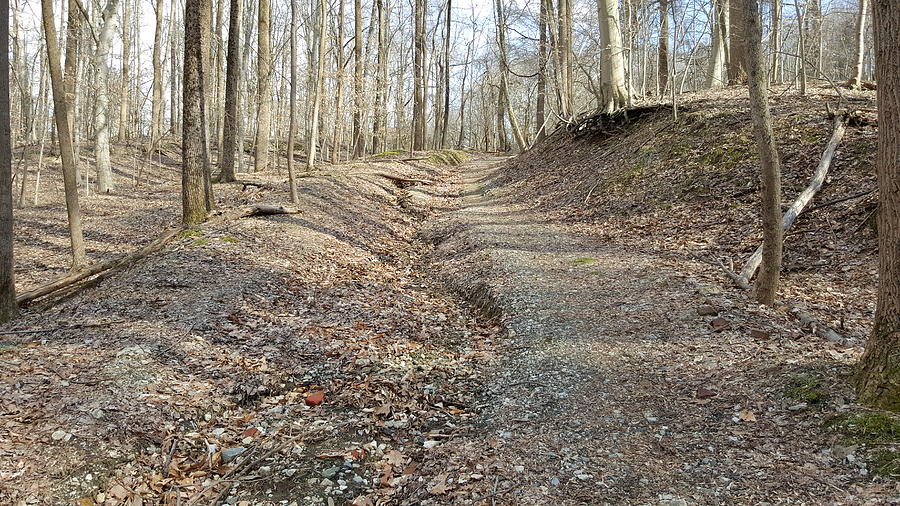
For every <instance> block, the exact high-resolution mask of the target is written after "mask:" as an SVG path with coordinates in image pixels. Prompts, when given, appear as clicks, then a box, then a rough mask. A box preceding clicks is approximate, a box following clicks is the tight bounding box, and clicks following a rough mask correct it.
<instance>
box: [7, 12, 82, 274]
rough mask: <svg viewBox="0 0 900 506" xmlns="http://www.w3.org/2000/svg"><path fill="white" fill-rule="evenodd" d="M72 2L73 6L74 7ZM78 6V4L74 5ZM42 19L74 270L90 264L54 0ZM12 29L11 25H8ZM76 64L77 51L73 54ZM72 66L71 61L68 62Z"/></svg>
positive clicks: (42, 14)
mask: <svg viewBox="0 0 900 506" xmlns="http://www.w3.org/2000/svg"><path fill="white" fill-rule="evenodd" d="M73 7H74V6H73V2H70V4H69V8H73ZM74 8H75V9H77V7H74ZM41 19H42V21H43V25H44V35H45V38H46V42H45V44H44V47H46V48H47V66H48V67H49V69H50V84H51V88H52V90H53V113H54V119H55V120H56V137H57V139H58V140H59V153H60V158H62V172H63V186H64V187H65V194H66V212H67V213H68V218H69V239H70V242H71V245H72V270H79V269H82V268H83V267H85V266H86V265H87V256H86V254H85V249H84V237H83V234H82V228H81V207H80V205H79V203H78V179H77V175H76V165H75V147H74V145H73V140H72V131H71V128H70V124H71V123H70V122H69V118H70V116H69V109H70V106H69V102H68V100H66V97H67V94H66V88H65V85H64V83H63V73H62V69H61V68H60V61H59V46H57V43H56V40H57V39H56V22H55V20H54V19H53V0H41ZM7 30H8V28H7ZM67 52H68V49H67ZM72 60H73V62H72V65H73V66H74V53H73V56H72ZM66 66H68V61H67V62H66Z"/></svg>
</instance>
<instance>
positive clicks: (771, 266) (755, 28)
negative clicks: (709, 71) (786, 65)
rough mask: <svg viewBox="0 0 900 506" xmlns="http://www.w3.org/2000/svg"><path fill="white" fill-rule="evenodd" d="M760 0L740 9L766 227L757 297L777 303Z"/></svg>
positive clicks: (776, 189)
mask: <svg viewBox="0 0 900 506" xmlns="http://www.w3.org/2000/svg"><path fill="white" fill-rule="evenodd" d="M757 2H758V0H743V9H742V11H741V12H740V18H742V21H743V22H742V23H741V24H742V25H743V27H745V30H744V31H743V34H742V35H743V36H744V37H745V39H744V40H745V50H746V61H745V68H746V69H747V79H748V84H749V87H750V112H751V115H752V118H753V133H754V136H755V137H756V145H757V148H758V149H759V160H760V166H761V167H760V168H761V172H760V182H761V183H762V188H761V191H760V203H761V210H760V215H761V216H762V228H763V263H762V269H761V270H760V274H759V277H758V278H757V279H756V300H758V301H759V302H760V303H762V304H766V305H769V306H771V305H773V304H774V303H775V294H776V293H777V291H778V278H779V275H780V273H781V252H782V242H783V236H784V231H783V229H782V228H781V224H782V223H781V222H782V216H781V168H780V166H779V159H778V150H777V149H776V146H775V134H774V132H773V131H772V117H771V113H770V112H769V91H768V90H769V88H768V85H769V83H768V79H767V78H766V64H765V57H764V56H763V52H762V22H761V19H760V15H759V4H758V3H757Z"/></svg>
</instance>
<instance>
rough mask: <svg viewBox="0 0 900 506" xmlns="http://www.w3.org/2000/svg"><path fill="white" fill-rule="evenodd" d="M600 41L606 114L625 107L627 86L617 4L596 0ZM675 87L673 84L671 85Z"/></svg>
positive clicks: (608, 0) (609, 0) (614, 1)
mask: <svg viewBox="0 0 900 506" xmlns="http://www.w3.org/2000/svg"><path fill="white" fill-rule="evenodd" d="M597 7H598V9H599V12H598V15H599V17H600V40H601V42H602V43H603V62H602V64H601V65H600V75H601V88H602V91H603V108H604V110H606V111H607V112H611V111H613V110H615V109H618V108H620V107H623V106H625V104H626V103H627V102H628V86H627V85H626V83H625V57H624V55H623V47H622V32H621V30H620V28H619V27H620V26H621V25H620V23H619V2H618V1H617V0H598V2H597ZM672 86H675V83H672Z"/></svg>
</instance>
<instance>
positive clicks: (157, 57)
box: [147, 0, 165, 153]
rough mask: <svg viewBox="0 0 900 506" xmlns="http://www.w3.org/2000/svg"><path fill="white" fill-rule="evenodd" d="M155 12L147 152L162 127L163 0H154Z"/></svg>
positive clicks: (155, 141)
mask: <svg viewBox="0 0 900 506" xmlns="http://www.w3.org/2000/svg"><path fill="white" fill-rule="evenodd" d="M154 9H155V13H156V29H155V31H154V35H153V62H152V63H153V98H152V103H151V107H150V144H149V145H148V146H147V152H148V153H150V152H151V151H153V150H154V149H156V145H157V143H159V137H160V133H161V132H160V130H161V127H162V110H163V109H162V107H163V104H162V100H163V96H162V87H163V66H162V56H161V54H162V45H163V31H162V27H163V15H164V14H165V12H164V10H163V0H156V3H155V5H154Z"/></svg>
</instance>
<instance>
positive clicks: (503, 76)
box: [494, 0, 528, 152]
mask: <svg viewBox="0 0 900 506" xmlns="http://www.w3.org/2000/svg"><path fill="white" fill-rule="evenodd" d="M494 8H495V9H496V11H495V12H496V16H497V46H498V48H499V50H500V66H501V68H500V94H501V96H502V98H501V100H502V102H503V105H504V106H505V107H506V113H507V114H508V115H509V125H510V127H512V131H513V138H514V139H515V141H516V146H517V147H518V148H519V151H520V152H521V151H525V150H526V149H527V148H528V144H526V143H525V138H524V137H523V136H522V130H521V129H520V128H519V120H518V119H517V118H516V114H515V111H513V108H512V102H511V100H510V99H509V62H508V61H507V59H506V15H505V14H504V12H503V0H494ZM499 121H500V122H502V119H501V120H499Z"/></svg>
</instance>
